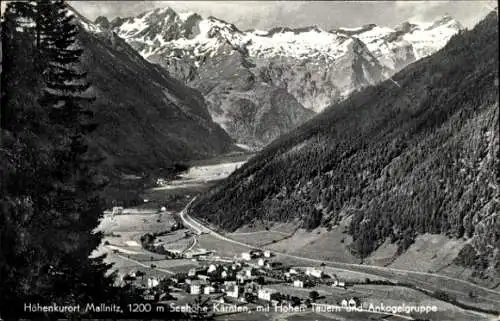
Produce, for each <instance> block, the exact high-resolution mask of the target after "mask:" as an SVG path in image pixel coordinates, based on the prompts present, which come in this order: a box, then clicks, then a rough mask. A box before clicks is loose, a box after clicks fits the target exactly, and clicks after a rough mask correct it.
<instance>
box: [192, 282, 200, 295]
mask: <svg viewBox="0 0 500 321" xmlns="http://www.w3.org/2000/svg"><path fill="white" fill-rule="evenodd" d="M189 293H191V294H200V293H201V283H200V282H197V281H196V280H194V281H192V282H191V285H190V286H189Z"/></svg>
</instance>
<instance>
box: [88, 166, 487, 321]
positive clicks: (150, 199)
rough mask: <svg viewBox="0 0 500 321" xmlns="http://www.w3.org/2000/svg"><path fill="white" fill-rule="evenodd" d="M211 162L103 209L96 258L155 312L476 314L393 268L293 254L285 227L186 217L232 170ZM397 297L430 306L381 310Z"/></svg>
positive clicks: (231, 316) (237, 316)
mask: <svg viewBox="0 0 500 321" xmlns="http://www.w3.org/2000/svg"><path fill="white" fill-rule="evenodd" d="M235 164H236V165H233V167H234V166H238V165H239V164H240V163H235ZM220 167H221V169H219V171H220V172H221V173H222V174H221V175H218V174H219V172H218V171H216V170H214V169H210V170H208V169H207V168H210V167H209V166H205V167H199V168H195V169H193V170H191V171H190V172H188V174H186V175H185V177H182V178H181V179H179V180H175V181H171V182H168V184H161V183H162V182H160V183H157V186H156V187H154V188H152V189H150V190H148V191H146V192H145V194H144V204H142V205H139V206H136V207H133V208H123V207H115V208H113V210H112V211H111V210H110V211H106V212H105V214H104V217H103V218H102V220H101V222H100V225H99V227H98V229H97V230H99V231H101V232H102V233H103V235H104V238H103V242H102V243H101V246H100V247H99V248H98V249H96V253H95V255H102V254H106V261H107V262H108V263H111V264H112V270H114V271H117V273H118V275H119V278H118V279H117V282H119V283H120V284H119V285H120V286H127V287H129V288H133V289H136V290H138V291H139V292H140V293H142V295H143V298H144V299H145V300H146V301H147V302H149V303H151V304H152V305H155V306H159V305H160V306H162V307H164V308H162V310H161V311H171V312H179V313H183V314H187V315H191V314H193V315H196V316H197V317H198V319H199V318H200V313H202V316H201V319H207V318H214V319H215V320H228V321H236V320H255V319H258V318H260V317H266V318H269V320H287V321H300V320H311V319H316V318H319V317H321V318H322V319H325V320H338V318H341V319H342V320H349V321H351V320H352V321H361V320H363V321H364V320H374V321H376V320H391V321H396V320H400V321H402V320H431V319H435V318H440V317H442V316H444V315H449V314H450V313H452V314H453V317H456V318H457V319H460V320H467V321H468V320H471V321H472V320H474V321H477V320H479V319H478V315H477V313H474V312H470V311H465V310H459V309H451V308H450V307H453V306H452V305H450V304H449V303H448V302H446V301H443V300H442V299H440V298H439V297H436V296H435V295H434V296H433V295H429V293H427V292H425V291H419V290H418V289H415V288H411V287H409V286H406V285H405V284H406V283H404V282H399V281H398V279H402V278H399V277H398V276H397V275H395V274H394V273H392V272H385V271H384V273H381V272H380V271H378V272H380V273H373V272H372V273H370V270H368V271H365V269H362V268H358V269H353V268H345V267H344V268H342V267H340V266H337V267H335V266H333V265H332V262H331V261H328V260H322V259H321V258H320V257H319V256H316V255H315V254H314V253H312V254H311V256H313V257H318V259H310V258H304V256H298V255H295V254H294V246H296V245H294V243H293V242H292V241H291V239H290V236H291V235H294V233H296V232H295V230H294V227H293V226H287V225H273V226H271V227H270V228H269V229H268V228H263V229H260V230H255V229H254V230H252V229H246V230H245V229H243V230H238V231H234V232H231V233H225V232H217V231H215V230H213V229H212V228H209V225H207V224H206V222H200V221H198V219H197V218H195V217H192V216H190V215H189V205H190V204H191V203H192V202H193V201H194V199H195V197H193V195H196V194H197V193H199V192H200V191H202V190H203V188H206V186H207V183H206V178H207V175H208V177H211V178H213V177H217V178H219V177H220V176H225V175H228V174H229V173H230V172H231V171H230V170H228V169H227V167H228V166H227V165H226V164H224V166H220ZM207 172H208V174H207ZM210 227H211V226H210ZM278 245H279V246H280V247H278ZM431 294H432V293H431ZM406 302H407V303H408V304H411V306H415V307H432V311H429V310H427V311H425V312H422V311H407V312H405V311H395V310H390V309H389V308H390V307H400V306H401V305H402V304H403V305H404V304H405V303H406ZM374 309H375V310H374ZM377 309H378V310H377ZM259 313H260V314H262V316H259V315H260V314H259ZM480 320H483V319H480Z"/></svg>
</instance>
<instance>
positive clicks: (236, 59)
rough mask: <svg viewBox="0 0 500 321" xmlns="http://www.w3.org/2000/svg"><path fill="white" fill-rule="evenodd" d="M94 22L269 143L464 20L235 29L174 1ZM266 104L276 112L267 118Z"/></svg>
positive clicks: (246, 134) (248, 137)
mask: <svg viewBox="0 0 500 321" xmlns="http://www.w3.org/2000/svg"><path fill="white" fill-rule="evenodd" d="M96 23H98V24H99V25H100V26H101V27H103V28H109V29H112V30H114V31H115V32H116V33H117V34H118V36H120V37H121V38H123V39H125V40H126V41H127V42H128V43H129V44H130V45H131V46H132V47H134V48H135V49H136V50H137V51H138V52H139V53H140V54H141V55H142V56H143V57H145V58H146V59H148V60H149V61H151V62H154V63H158V64H160V65H161V66H163V67H164V68H166V69H167V70H168V71H169V73H170V74H171V75H173V76H174V77H176V78H178V79H181V80H183V81H185V82H186V83H187V84H188V85H190V86H192V87H194V88H197V89H199V90H200V91H201V92H202V93H203V95H204V96H205V98H206V99H207V101H208V102H209V108H210V113H211V115H212V117H213V119H214V120H215V121H217V122H219V123H220V124H221V125H222V127H223V128H224V129H226V131H228V132H229V134H230V135H231V136H233V138H235V139H237V140H238V141H239V142H241V143H245V144H250V145H262V144H266V143H267V142H269V141H270V140H272V139H274V138H276V137H277V136H276V135H280V134H283V133H284V132H287V131H289V130H290V129H292V128H293V127H295V126H296V125H298V124H299V123H302V122H303V121H305V120H306V119H308V118H310V117H311V116H312V115H314V112H319V111H322V110H323V109H324V108H326V107H327V106H329V105H331V104H332V103H334V102H336V101H339V100H343V99H344V98H346V97H347V96H348V95H349V94H350V93H351V92H353V91H354V90H357V89H359V88H362V87H365V86H369V85H373V84H375V83H377V82H379V81H381V80H383V79H386V78H387V77H389V76H390V75H392V74H393V73H395V72H397V71H399V70H400V69H401V68H403V67H404V66H406V65H408V64H409V63H412V62H414V61H415V60H418V59H420V58H422V57H425V56H427V55H430V54H432V53H434V52H436V51H437V50H439V49H440V48H442V47H443V46H444V44H445V43H446V42H447V41H448V39H449V38H450V37H451V36H452V35H454V34H455V33H457V32H458V31H459V30H460V29H461V28H462V27H461V25H460V24H459V23H458V22H457V21H455V20H453V18H451V17H449V16H445V17H443V18H441V19H439V20H437V21H435V22H434V23H427V24H424V23H419V24H415V23H409V22H406V23H403V24H401V25H400V26H397V27H395V28H388V27H380V26H377V25H366V26H363V27H360V28H351V29H348V28H338V29H334V30H330V31H326V30H322V29H321V28H318V27H316V26H312V27H306V28H295V29H291V28H286V27H277V28H273V29H271V30H267V31H263V30H247V31H241V30H239V29H238V28H237V27H236V26H235V25H234V24H231V23H228V22H225V21H223V20H220V19H217V18H215V17H208V18H203V17H201V16H200V15H198V14H196V13H177V12H175V11H174V10H172V9H171V8H164V9H156V10H151V11H148V12H144V13H142V14H140V15H138V16H136V17H130V18H116V19H115V20H113V21H111V22H109V21H108V20H107V19H106V18H103V17H100V18H98V19H97V20H96ZM278 93H279V94H278ZM277 97H279V99H277ZM270 113H271V114H274V115H280V116H279V117H278V116H276V117H272V121H269V117H270V116H269V115H270ZM280 117H284V118H283V119H280ZM264 123H266V124H264ZM269 126H271V127H272V126H274V127H273V128H270V127H269Z"/></svg>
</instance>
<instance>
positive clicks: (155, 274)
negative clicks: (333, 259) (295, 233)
mask: <svg viewBox="0 0 500 321" xmlns="http://www.w3.org/2000/svg"><path fill="white" fill-rule="evenodd" d="M122 211H123V209H116V208H115V211H113V213H112V214H108V216H107V220H108V225H107V227H108V228H109V227H110V226H114V227H117V228H119V229H121V230H120V231H119V232H114V230H113V228H109V230H108V232H107V233H105V235H107V236H106V238H105V241H104V242H103V247H104V248H107V252H108V254H109V255H108V259H109V260H110V261H111V262H113V263H114V264H115V265H114V266H115V268H117V269H118V270H119V272H120V273H119V274H121V283H122V285H129V286H132V287H135V288H138V289H141V290H143V291H144V295H145V298H146V299H147V300H148V301H151V302H152V303H157V304H164V305H166V306H167V307H168V309H169V310H170V311H175V312H189V311H194V306H195V305H196V304H200V302H202V303H203V306H204V307H205V308H206V310H207V313H209V314H211V315H215V316H217V315H230V314H235V313H242V312H247V313H253V312H256V313H258V312H270V313H272V312H274V313H303V312H306V311H314V310H318V311H320V310H321V311H323V312H333V311H336V310H343V311H346V310H348V309H352V308H359V307H360V306H361V300H360V298H358V297H356V296H353V295H349V291H347V288H348V287H349V283H348V282H346V280H344V279H341V278H339V277H338V276H337V275H336V274H334V273H331V272H329V271H327V270H326V269H327V268H325V267H324V266H322V265H318V266H315V267H312V266H310V267H298V266H292V265H291V264H289V263H287V262H286V261H285V260H282V259H281V258H279V256H278V255H275V254H274V253H273V252H272V251H270V250H263V249H258V248H255V249H247V250H246V251H240V252H239V253H237V254H233V256H230V255H229V254H230V253H231V252H230V251H221V252H220V253H219V251H218V249H217V248H213V249H205V248H202V247H200V245H203V244H205V243H203V238H204V237H210V236H209V235H207V234H206V233H197V232H196V231H193V230H192V229H189V228H187V227H186V226H185V225H184V224H183V221H182V219H180V218H179V216H178V215H176V214H174V213H169V212H166V209H165V208H164V207H161V208H160V209H159V210H158V211H157V212H156V213H154V214H153V213H149V214H145V213H134V214H130V213H126V212H122ZM134 219H135V221H133V222H131V223H130V222H128V221H129V220H134ZM141 219H142V222H141ZM110 220H111V221H116V222H115V223H114V224H113V225H109V221H110ZM120 220H121V223H119V222H120ZM165 223H166V224H165ZM127 224H128V225H130V227H132V228H133V229H134V230H135V229H139V230H140V228H138V226H141V225H143V226H144V231H148V229H149V228H150V227H151V226H153V225H154V226H158V225H161V226H163V227H164V228H165V229H164V230H159V229H157V230H155V229H152V230H149V231H148V232H146V233H140V234H139V233H137V232H134V233H131V232H126V231H125V230H124V229H126V227H127V226H128V225H127ZM103 225H104V226H105V227H106V223H103ZM167 226H168V227H167ZM110 230H111V232H110ZM169 237H170V239H169ZM172 240H173V241H172ZM169 241H172V242H169ZM200 243H201V244H200ZM236 248H238V247H236ZM132 249H133V250H132ZM233 253H234V252H233ZM325 289H330V290H331V291H333V293H334V295H332V294H330V293H327V292H326V291H325Z"/></svg>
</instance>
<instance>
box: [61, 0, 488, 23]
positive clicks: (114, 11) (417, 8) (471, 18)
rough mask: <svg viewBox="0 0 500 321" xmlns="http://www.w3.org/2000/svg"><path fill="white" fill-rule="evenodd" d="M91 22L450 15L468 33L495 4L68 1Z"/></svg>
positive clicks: (383, 19)
mask: <svg viewBox="0 0 500 321" xmlns="http://www.w3.org/2000/svg"><path fill="white" fill-rule="evenodd" d="M70 3H71V4H72V5H73V6H74V7H75V9H77V10H78V11H80V13H82V14H83V15H85V16H87V17H88V18H90V19H91V20H94V19H95V18H96V17H98V16H101V15H103V16H106V17H108V18H110V19H112V18H114V17H117V16H120V17H127V16H134V15H137V14H139V13H141V12H143V11H146V10H150V9H153V8H159V7H167V6H169V7H172V8H173V9H174V10H176V11H178V12H187V11H192V12H197V13H199V14H200V15H202V16H204V17H207V16H210V15H212V16H215V17H217V18H220V19H223V20H226V21H228V22H232V23H234V24H235V25H236V26H238V27H239V28H240V29H250V28H256V29H267V28H270V27H275V26H289V27H301V26H310V25H318V26H319V27H321V28H324V29H330V28H333V27H359V26H361V25H364V24H368V23H376V24H378V25H382V26H395V25H397V24H399V23H401V22H403V21H407V20H409V21H417V22H418V21H432V20H434V19H436V18H438V17H440V16H442V15H444V14H449V15H451V16H453V17H454V18H455V19H457V20H458V21H460V22H461V23H462V24H463V25H465V26H466V27H472V26H474V24H476V23H477V22H478V21H479V20H481V19H482V18H483V17H484V16H485V15H486V14H487V13H488V12H490V11H491V10H493V8H494V7H495V6H496V2H495V1H479V0H478V1H474V0H469V1H456V0H452V1H346V2H341V1H70Z"/></svg>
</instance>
